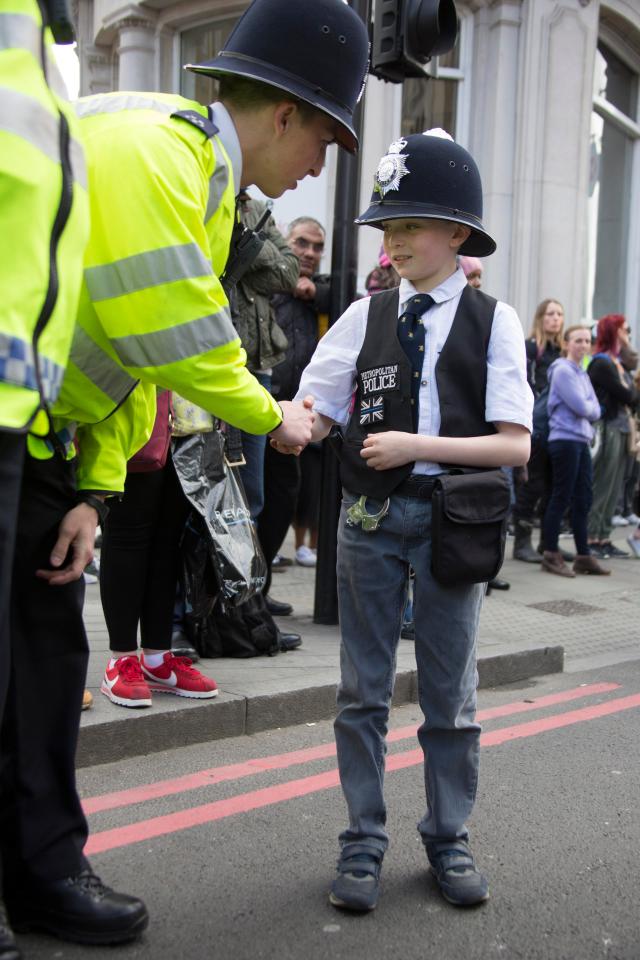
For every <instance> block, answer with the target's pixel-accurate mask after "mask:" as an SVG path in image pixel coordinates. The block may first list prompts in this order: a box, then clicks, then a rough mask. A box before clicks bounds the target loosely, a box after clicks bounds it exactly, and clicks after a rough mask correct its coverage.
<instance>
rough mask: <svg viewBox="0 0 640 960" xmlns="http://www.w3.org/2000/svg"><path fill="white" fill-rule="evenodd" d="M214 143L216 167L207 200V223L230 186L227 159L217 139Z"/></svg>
mask: <svg viewBox="0 0 640 960" xmlns="http://www.w3.org/2000/svg"><path fill="white" fill-rule="evenodd" d="M212 144H213V151H214V153H215V157H216V168H215V170H214V171H213V174H212V175H211V178H210V180H209V199H208V201H207V210H206V213H205V215H204V222H205V223H207V222H208V221H209V218H210V217H212V216H213V215H214V213H215V212H216V210H217V209H218V207H219V206H220V204H221V202H222V197H223V196H224V192H225V190H226V189H227V187H228V186H229V168H228V167H227V163H226V160H225V158H224V156H223V154H222V151H221V150H220V149H219V147H218V146H217V145H216V143H215V141H212Z"/></svg>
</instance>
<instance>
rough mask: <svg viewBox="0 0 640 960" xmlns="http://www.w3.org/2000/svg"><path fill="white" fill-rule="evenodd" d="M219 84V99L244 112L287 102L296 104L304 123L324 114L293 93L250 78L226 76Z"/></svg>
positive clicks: (223, 76)
mask: <svg viewBox="0 0 640 960" xmlns="http://www.w3.org/2000/svg"><path fill="white" fill-rule="evenodd" d="M218 83H219V99H220V100H221V101H222V102H223V103H229V104H231V106H232V107H235V109H236V110H239V111H242V112H246V113H249V112H251V111H253V110H260V109H261V108H262V107H265V106H268V105H270V104H275V103H283V102H285V101H286V102H288V103H295V105H296V107H297V108H298V110H299V111H300V117H301V120H302V122H303V123H308V122H309V121H310V120H312V119H313V117H315V116H317V115H318V114H319V113H322V111H321V110H318V108H317V107H312V106H311V104H310V103H306V102H305V101H304V100H301V99H300V98H299V97H295V96H294V95H293V94H292V93H288V92H287V91H286V90H281V89H280V88H279V87H272V86H271V85H270V84H268V83H260V81H259V80H252V79H251V78H250V77H240V76H234V75H233V74H225V75H222V76H220V78H219V81H218Z"/></svg>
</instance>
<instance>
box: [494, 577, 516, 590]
mask: <svg viewBox="0 0 640 960" xmlns="http://www.w3.org/2000/svg"><path fill="white" fill-rule="evenodd" d="M489 589H490V590H510V589H511V584H510V583H509V581H508V580H499V579H498V577H494V578H493V580H489Z"/></svg>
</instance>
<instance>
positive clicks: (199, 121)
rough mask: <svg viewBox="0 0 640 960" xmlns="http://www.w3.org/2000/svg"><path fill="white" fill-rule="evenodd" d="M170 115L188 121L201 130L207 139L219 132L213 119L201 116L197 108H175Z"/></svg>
mask: <svg viewBox="0 0 640 960" xmlns="http://www.w3.org/2000/svg"><path fill="white" fill-rule="evenodd" d="M171 116H172V117H176V118H177V119H178V120H184V121H185V123H190V124H191V126H192V127H196V128H197V129H198V130H201V131H202V133H204V135H205V136H206V138H207V140H210V139H211V138H212V137H215V135H216V133H218V132H219V131H218V128H217V127H216V125H215V123H214V122H213V120H210V119H209V117H203V116H202V114H201V113H198V111H197V110H176V111H174V113H172V114H171Z"/></svg>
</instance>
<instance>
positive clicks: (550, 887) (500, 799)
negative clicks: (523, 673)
mask: <svg viewBox="0 0 640 960" xmlns="http://www.w3.org/2000/svg"><path fill="white" fill-rule="evenodd" d="M480 707H481V711H482V714H481V715H482V716H483V717H484V719H483V731H484V732H483V750H482V765H481V778H480V790H479V797H478V802H477V805H476V808H475V811H474V816H473V819H472V822H471V824H470V827H471V831H472V842H473V847H474V851H475V853H476V857H477V860H478V863H479V865H480V866H481V867H482V868H483V869H484V871H485V872H486V873H487V874H488V875H489V878H490V882H491V900H490V901H489V902H488V903H487V904H485V905H484V906H482V907H479V908H475V909H472V910H467V911H460V910H456V909H455V908H454V907H451V906H449V905H448V904H446V903H445V902H444V901H443V900H442V899H441V897H440V895H439V894H438V892H437V890H436V887H435V885H434V882H433V880H432V879H431V877H430V875H429V873H428V871H427V869H426V860H425V857H424V853H423V850H422V846H421V844H420V842H419V839H418V835H417V832H416V830H415V824H416V822H417V820H418V819H419V817H420V815H421V813H422V807H423V803H424V800H423V792H422V784H421V779H422V778H421V768H420V763H419V755H418V754H417V753H416V752H415V748H416V746H417V744H416V741H415V738H414V736H413V732H414V731H415V728H416V726H417V724H418V722H419V711H418V709H417V707H416V706H406V707H402V708H399V709H397V710H395V711H394V712H393V715H392V720H391V726H392V729H393V731H394V733H393V735H392V740H393V742H392V743H391V744H390V751H389V762H388V772H387V779H386V784H387V786H386V792H387V801H388V807H389V830H390V834H391V838H392V842H391V847H390V849H389V852H388V854H387V857H386V859H385V864H384V870H383V891H382V897H381V900H380V903H379V906H378V908H377V910H376V911H375V912H373V913H371V914H368V915H366V916H353V915H348V914H344V913H340V912H338V911H336V910H335V909H334V908H332V907H331V906H330V905H329V903H328V900H327V890H328V885H329V882H330V879H331V877H332V874H333V867H334V863H335V858H336V856H337V842H336V837H337V834H338V832H339V831H340V829H341V828H342V827H343V825H344V816H345V813H344V806H343V801H342V796H341V793H340V790H339V788H338V787H337V786H336V783H337V777H336V774H335V757H334V754H333V750H332V746H333V745H332V729H331V724H330V723H326V722H322V723H316V724H310V725H304V726H299V727H291V728H287V729H281V730H272V731H268V732H266V733H261V734H257V735H254V736H250V737H249V736H244V737H240V738H238V739H231V740H216V741H214V742H212V743H209V744H204V745H198V746H192V747H187V748H184V749H183V750H172V751H168V752H166V753H156V754H153V755H150V756H148V757H142V758H137V759H133V760H128V761H123V762H122V763H117V764H116V763H114V764H109V765H104V766H99V767H93V768H87V769H84V770H82V771H81V774H80V786H81V792H82V796H83V798H84V800H85V804H86V808H87V810H88V812H89V818H90V823H91V829H92V836H91V839H90V843H89V854H90V856H91V860H92V863H93V865H94V868H95V869H96V870H97V872H99V873H100V874H101V875H102V876H103V878H104V879H105V880H106V881H108V882H109V883H111V884H112V885H114V886H116V887H117V888H119V889H122V890H126V891H128V892H131V893H136V894H138V895H140V896H142V897H143V898H144V899H145V900H146V902H147V904H148V907H149V910H150V913H151V924H150V926H149V929H148V931H147V933H146V934H145V936H144V937H143V939H142V940H140V941H138V942H137V943H134V944H131V945H128V946H124V947H120V948H109V949H104V948H88V947H79V946H72V945H69V944H64V943H62V942H60V941H56V940H54V939H51V938H49V937H45V936H35V935H30V936H27V937H21V938H20V943H21V945H22V947H23V949H24V950H25V953H26V955H27V957H28V958H31V960H41V958H56V960H57V958H65V960H66V958H69V960H74V958H79V957H82V958H84V957H91V958H95V960H102V958H103V957H104V958H106V957H109V958H110V960H114V958H115V957H118V958H122V960H132V958H141V960H151V958H153V960H165V958H167V960H168V958H194V960H201V958H202V960H209V958H225V960H226V958H229V960H254V958H255V960H258V958H268V960H272V958H273V960H276V958H277V960H325V958H327V957H330V958H335V960H378V958H380V960H382V958H385V960H386V958H402V960H429V958H432V957H433V958H444V960H449V958H451V960H454V958H455V960H491V958H494V957H499V958H502V960H512V958H513V960H515V958H523V960H595V958H605V960H640V907H639V905H638V887H639V884H640V868H639V861H638V856H639V853H640V805H639V803H638V798H639V797H640V789H639V788H640V764H639V763H638V760H639V757H640V746H639V741H640V662H631V663H626V664H620V665H617V666H612V667H608V668H602V669H598V670H594V671H590V672H588V673H584V674H576V673H572V674H570V675H567V674H558V675H555V676H553V677H546V678H545V677H543V678H539V679H538V680H536V681H534V682H530V683H528V684H527V685H525V686H512V687H509V688H505V687H503V688H500V689H498V690H493V691H492V690H483V691H482V692H481V696H480Z"/></svg>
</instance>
